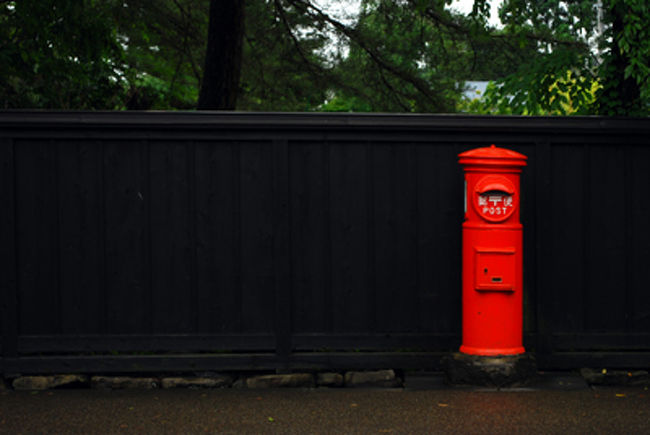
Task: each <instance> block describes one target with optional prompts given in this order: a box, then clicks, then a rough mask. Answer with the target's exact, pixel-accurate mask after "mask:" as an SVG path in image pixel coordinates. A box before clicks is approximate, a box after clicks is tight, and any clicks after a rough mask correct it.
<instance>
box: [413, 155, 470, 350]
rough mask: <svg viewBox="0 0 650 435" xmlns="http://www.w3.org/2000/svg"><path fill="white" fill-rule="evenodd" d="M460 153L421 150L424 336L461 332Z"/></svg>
mask: <svg viewBox="0 0 650 435" xmlns="http://www.w3.org/2000/svg"><path fill="white" fill-rule="evenodd" d="M459 152H460V149H458V148H457V147H455V146H453V145H448V144H439V143H432V144H426V145H422V146H420V147H418V149H417V178H418V182H417V186H418V188H417V190H418V205H417V209H418V224H417V226H418V259H417V261H418V287H419V290H418V293H419V303H418V308H419V314H418V317H419V324H420V328H419V330H421V331H427V332H455V333H460V326H461V281H460V278H461V271H460V267H461V234H462V227H461V225H462V222H463V210H462V207H463V175H462V170H461V168H460V167H459V166H458V153H459ZM459 345H460V343H459Z"/></svg>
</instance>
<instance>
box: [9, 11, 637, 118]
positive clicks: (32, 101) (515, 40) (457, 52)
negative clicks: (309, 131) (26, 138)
mask: <svg viewBox="0 0 650 435" xmlns="http://www.w3.org/2000/svg"><path fill="white" fill-rule="evenodd" d="M213 1H216V0H213ZM222 1H223V2H224V4H225V3H232V2H239V1H242V3H240V4H244V5H245V9H244V10H243V14H242V15H243V20H244V21H243V26H241V29H239V28H235V30H230V31H229V32H230V34H227V35H221V36H223V38H222V39H221V40H220V41H222V42H221V43H223V41H232V40H235V41H238V42H237V43H239V44H241V51H240V52H241V59H234V60H235V61H234V62H225V61H224V62H214V59H212V60H213V62H212V63H211V65H213V67H214V65H216V67H217V68H219V67H220V65H221V64H224V65H225V64H235V65H234V66H233V69H232V70H231V71H230V72H228V71H225V73H226V75H225V77H231V78H232V77H239V78H237V79H236V80H235V81H234V82H233V83H237V85H231V86H229V88H233V87H234V88H235V89H230V90H232V91H233V94H232V95H234V96H235V97H236V98H237V100H236V105H235V106H234V107H236V108H237V109H239V110H289V111H314V110H332V111H391V112H403V111H404V112H455V111H459V110H460V111H468V112H477V113H514V114H594V113H595V114H606V115H642V116H646V115H647V114H648V111H649V110H650V107H649V101H650V83H649V80H648V77H649V76H650V65H649V59H650V39H649V38H648V35H647V32H648V28H650V18H649V11H648V8H649V6H647V4H646V1H645V0H601V1H599V2H594V1H587V0H505V1H504V3H503V4H502V6H501V8H500V18H501V20H502V23H503V27H501V28H493V27H491V26H490V25H489V24H488V14H489V9H490V0H475V1H474V8H473V11H472V13H471V14H469V15H468V16H465V15H462V14H459V13H456V12H454V11H453V10H452V9H450V4H451V3H452V1H451V0H361V7H360V9H359V11H358V13H357V11H356V9H355V10H354V13H351V14H349V16H348V17H341V16H338V15H336V16H335V15H333V14H331V13H328V12H327V11H326V10H324V9H323V7H322V4H323V2H322V1H320V2H317V1H316V0H246V2H245V3H244V2H243V0H222ZM332 2H333V1H332ZM338 3H340V4H341V5H342V6H345V5H346V3H347V2H346V1H345V0H339V1H338ZM210 4H211V1H210V0H158V1H155V2H152V1H149V0H120V1H117V0H104V1H99V0H39V1H2V0H0V108H50V109H110V110H114V109H118V110H120V109H193V108H196V105H197V101H198V100H199V90H200V89H202V85H203V84H205V83H207V84H211V83H212V82H204V80H206V78H205V77H218V76H219V75H216V76H215V75H211V76H208V75H206V70H205V68H206V65H210V63H209V62H207V61H208V60H210V56H213V57H214V56H215V55H214V54H210V53H208V54H207V56H206V45H208V44H207V41H208V40H211V39H210V38H214V37H215V34H214V32H219V28H220V26H209V22H210V20H211V19H214V18H212V17H211V14H210ZM232 4H235V3H232ZM213 28H214V29H216V30H214V29H213ZM212 40H214V39H212ZM222 52H224V51H222ZM216 53H217V55H218V53H219V50H217V51H216ZM233 53H238V52H237V51H235V52H233ZM233 56H235V57H238V56H239V55H232V56H230V57H229V60H232V59H230V58H232V57H233ZM217 60H218V59H217ZM233 71H234V73H233ZM239 71H241V73H240V74H239ZM228 74H230V75H228ZM232 74H236V75H234V76H233V75H232ZM208 80H210V78H208ZM212 80H214V79H212ZM466 80H489V81H491V83H492V84H491V85H490V86H489V87H488V91H487V93H486V97H485V98H484V99H483V100H480V101H473V102H467V101H466V100H464V99H463V98H462V93H463V83H464V81H466ZM220 92H222V91H220ZM232 95H231V97H232ZM229 101H231V103H232V102H233V101H234V98H230V99H229Z"/></svg>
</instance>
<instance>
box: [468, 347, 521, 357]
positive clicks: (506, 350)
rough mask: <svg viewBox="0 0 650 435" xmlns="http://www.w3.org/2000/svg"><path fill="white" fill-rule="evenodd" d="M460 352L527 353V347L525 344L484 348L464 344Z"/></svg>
mask: <svg viewBox="0 0 650 435" xmlns="http://www.w3.org/2000/svg"><path fill="white" fill-rule="evenodd" d="M460 352H461V353H464V354H467V355H479V356H499V355H521V354H523V353H526V349H524V347H523V346H517V347H503V348H483V347H474V346H466V345H462V346H461V347H460Z"/></svg>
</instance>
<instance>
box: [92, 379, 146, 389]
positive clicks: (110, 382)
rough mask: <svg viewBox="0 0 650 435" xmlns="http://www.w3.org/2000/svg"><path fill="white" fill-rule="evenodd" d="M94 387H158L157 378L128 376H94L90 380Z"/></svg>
mask: <svg viewBox="0 0 650 435" xmlns="http://www.w3.org/2000/svg"><path fill="white" fill-rule="evenodd" d="M90 383H91V385H92V387H93V388H97V389H107V390H121V389H131V388H136V389H142V390H151V389H154V388H158V385H159V381H158V379H156V378H136V377H127V376H93V377H92V378H91V380H90Z"/></svg>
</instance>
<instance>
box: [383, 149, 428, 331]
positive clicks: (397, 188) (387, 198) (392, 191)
mask: <svg viewBox="0 0 650 435" xmlns="http://www.w3.org/2000/svg"><path fill="white" fill-rule="evenodd" d="M374 169H375V171H374V174H373V175H374V184H375V189H374V192H373V193H374V205H375V208H374V213H375V234H374V237H375V239H376V242H375V248H376V251H375V258H374V260H375V261H376V272H375V273H376V283H375V285H376V293H377V294H376V300H377V304H376V306H377V325H378V331H387V332H407V331H414V330H416V328H417V317H416V316H413V312H414V310H417V296H418V295H417V284H416V282H417V269H416V267H417V262H416V253H417V244H416V243H415V240H416V228H417V223H416V206H417V204H416V202H417V201H416V198H417V186H416V170H415V158H414V150H413V148H412V147H411V146H407V145H403V144H397V145H377V146H375V152H374Z"/></svg>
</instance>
